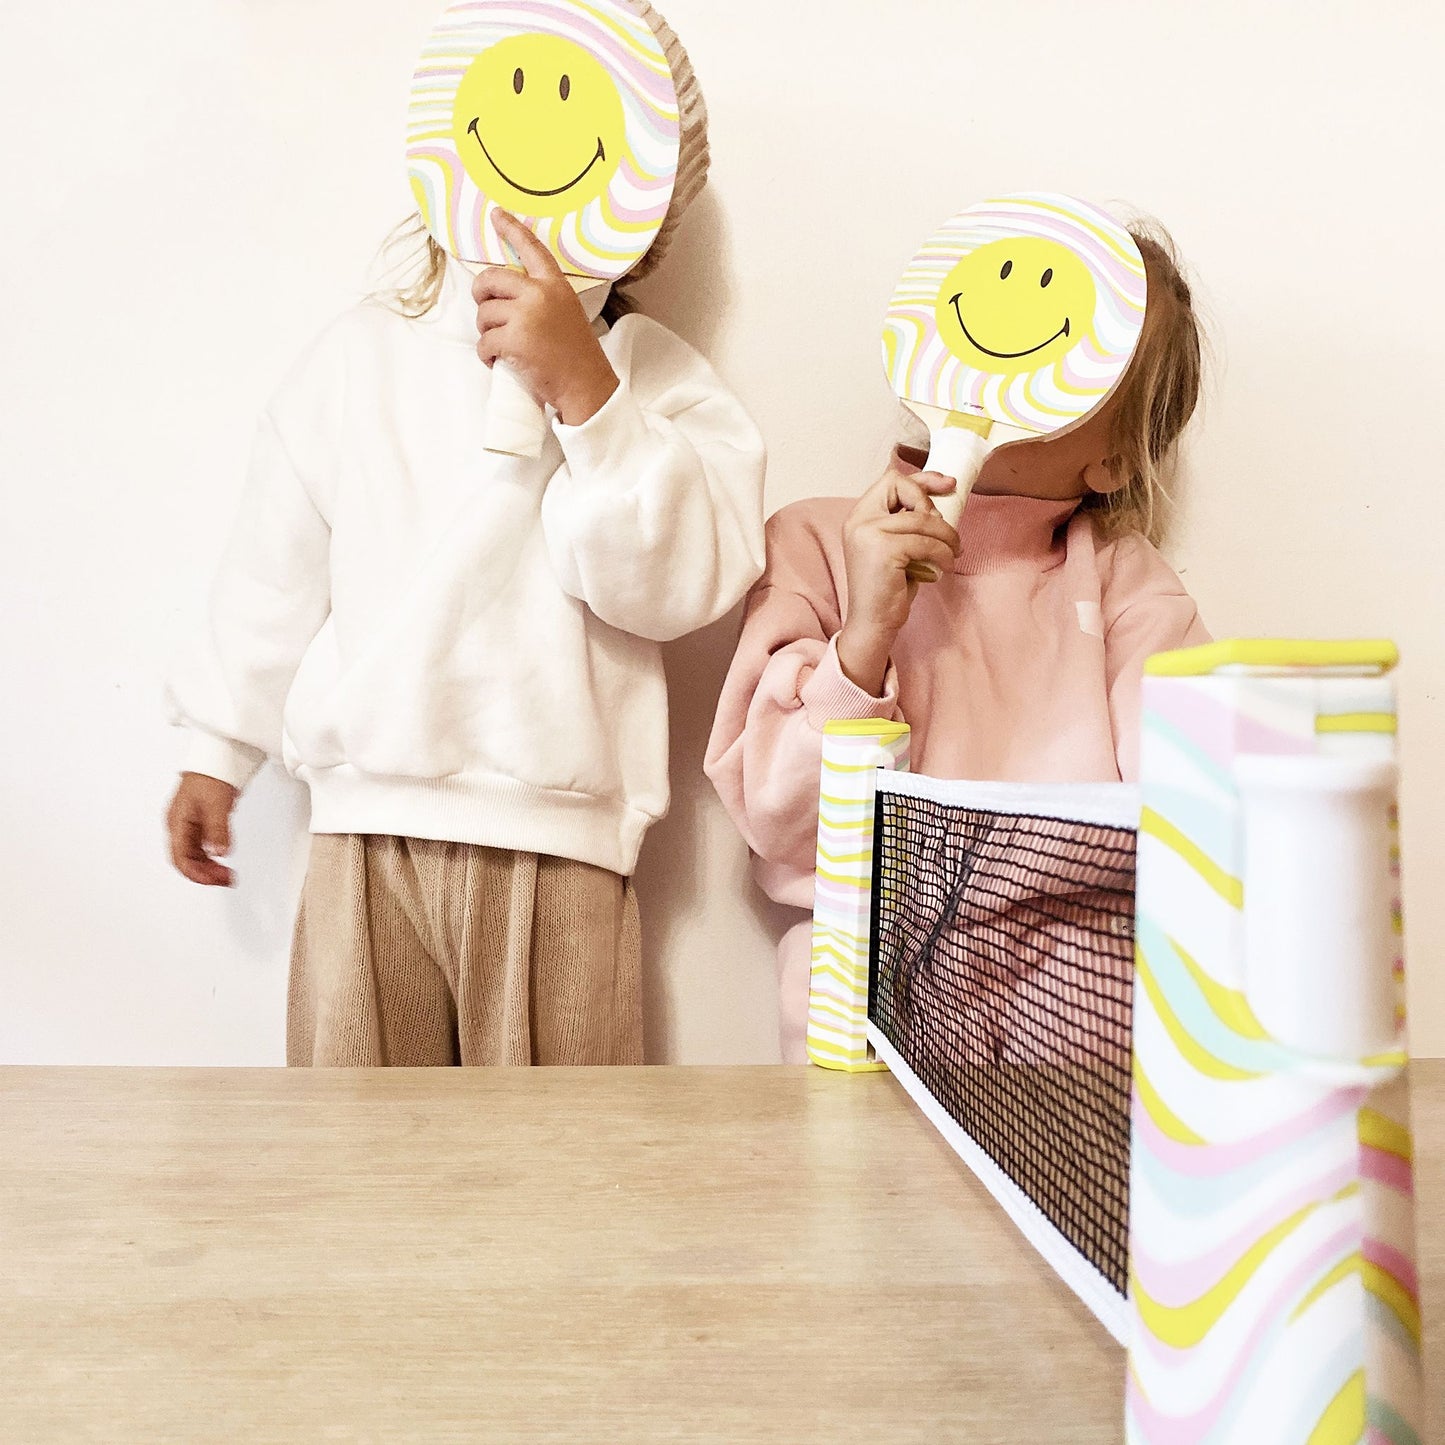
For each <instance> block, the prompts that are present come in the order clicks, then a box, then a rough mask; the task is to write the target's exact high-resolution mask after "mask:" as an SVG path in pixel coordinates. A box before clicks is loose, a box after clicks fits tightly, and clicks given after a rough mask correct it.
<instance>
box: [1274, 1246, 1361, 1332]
mask: <svg viewBox="0 0 1445 1445" xmlns="http://www.w3.org/2000/svg"><path fill="white" fill-rule="evenodd" d="M1360 1264H1361V1259H1360V1255H1359V1253H1358V1252H1356V1253H1355V1254H1352V1255H1349V1256H1347V1257H1346V1258H1345V1259H1342V1260H1341V1261H1340V1262H1339V1263H1338V1264H1337V1265H1336V1266H1335V1267H1334V1268H1333V1269H1332V1270H1330V1272H1329V1273H1328V1274H1326V1275H1325V1276H1324V1278H1323V1279H1321V1280H1320V1281H1319V1283H1318V1284H1316V1285H1315V1286H1314V1288H1313V1289H1311V1290H1310V1292H1309V1293H1308V1294H1307V1295H1306V1296H1305V1297H1304V1298H1303V1299H1302V1300H1301V1301H1300V1302H1299V1303H1298V1304H1297V1305H1296V1306H1295V1307H1294V1313H1293V1314H1292V1315H1290V1320H1291V1321H1294V1320H1297V1319H1298V1318H1299V1317H1300V1316H1301V1315H1302V1314H1304V1312H1305V1311H1306V1310H1307V1309H1309V1307H1310V1306H1311V1305H1312V1304H1314V1303H1315V1302H1316V1301H1317V1300H1319V1299H1321V1298H1322V1297H1323V1296H1324V1295H1326V1294H1328V1293H1329V1292H1330V1291H1331V1290H1332V1289H1333V1288H1334V1287H1335V1286H1336V1285H1337V1284H1340V1283H1341V1282H1342V1281H1344V1280H1347V1279H1349V1277H1350V1276H1351V1275H1354V1274H1358V1273H1359V1272H1360Z"/></svg>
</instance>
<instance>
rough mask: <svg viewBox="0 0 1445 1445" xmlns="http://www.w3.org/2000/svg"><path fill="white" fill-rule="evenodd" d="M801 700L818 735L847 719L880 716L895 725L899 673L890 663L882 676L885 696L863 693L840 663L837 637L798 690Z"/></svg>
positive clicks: (829, 644)
mask: <svg viewBox="0 0 1445 1445" xmlns="http://www.w3.org/2000/svg"><path fill="white" fill-rule="evenodd" d="M798 700H799V701H800V702H801V703H802V704H803V706H804V707H805V708H806V709H807V712H808V721H809V722H810V723H812V724H813V726H814V727H815V728H817V729H818V731H819V732H821V731H822V730H823V728H824V727H826V726H827V725H828V724H829V723H830V722H836V721H841V720H843V719H845V718H846V719H852V718H865V717H881V718H884V719H886V720H887V721H889V722H892V721H893V719H894V718H895V717H897V715H898V674H897V673H896V672H895V671H894V669H893V664H892V663H891V662H890V663H889V664H888V671H887V672H886V673H884V675H883V695H882V696H881V697H874V696H873V694H872V693H871V692H864V691H863V689H862V688H861V687H859V686H858V684H857V683H856V682H853V681H852V680H851V679H850V678H849V677H848V675H847V673H845V672H844V671H843V664H842V663H840V662H839V661H838V639H837V638H836V637H834V638H833V639H832V640H831V641H830V642H829V643H828V650H827V652H825V653H824V654H823V656H822V658H821V659H820V660H819V662H818V665H817V667H815V668H814V669H813V675H812V676H811V677H810V678H809V679H808V680H807V682H805V683H804V684H803V685H802V687H800V688H799V689H798Z"/></svg>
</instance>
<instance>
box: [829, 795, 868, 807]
mask: <svg viewBox="0 0 1445 1445" xmlns="http://www.w3.org/2000/svg"><path fill="white" fill-rule="evenodd" d="M818 801H819V802H820V803H826V804H827V805H828V806H829V807H830V808H867V807H871V806H872V802H873V800H872V799H871V798H840V797H838V796H837V795H836V794H835V793H819V794H818Z"/></svg>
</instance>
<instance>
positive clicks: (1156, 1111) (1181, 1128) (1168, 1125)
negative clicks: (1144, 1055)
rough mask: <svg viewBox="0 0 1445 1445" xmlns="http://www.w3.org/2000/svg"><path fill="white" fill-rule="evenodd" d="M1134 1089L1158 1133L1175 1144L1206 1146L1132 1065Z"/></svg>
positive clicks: (1147, 1079) (1136, 1065)
mask: <svg viewBox="0 0 1445 1445" xmlns="http://www.w3.org/2000/svg"><path fill="white" fill-rule="evenodd" d="M1134 1087H1135V1089H1136V1090H1137V1092H1138V1094H1139V1102H1140V1103H1141V1104H1143V1106H1144V1112H1145V1113H1146V1114H1148V1116H1149V1117H1150V1118H1151V1119H1152V1120H1153V1121H1154V1123H1155V1125H1156V1126H1157V1128H1158V1129H1159V1132H1160V1133H1161V1134H1163V1135H1165V1137H1166V1138H1169V1139H1173V1140H1174V1142H1175V1143H1176V1144H1206V1143H1208V1142H1209V1141H1208V1140H1207V1139H1205V1137H1204V1136H1203V1135H1202V1134H1196V1133H1195V1132H1194V1130H1193V1129H1191V1128H1190V1127H1189V1125H1188V1124H1186V1123H1185V1122H1184V1120H1183V1119H1181V1118H1180V1117H1179V1115H1178V1114H1176V1113H1175V1112H1174V1110H1173V1109H1171V1108H1170V1107H1169V1105H1168V1104H1166V1103H1165V1102H1164V1100H1163V1099H1162V1098H1161V1097H1160V1095H1159V1091H1158V1089H1156V1088H1155V1087H1154V1085H1153V1084H1152V1083H1150V1082H1149V1078H1148V1076H1147V1075H1146V1074H1145V1072H1144V1070H1143V1069H1142V1068H1141V1067H1140V1066H1139V1064H1138V1062H1137V1061H1136V1062H1135V1065H1134Z"/></svg>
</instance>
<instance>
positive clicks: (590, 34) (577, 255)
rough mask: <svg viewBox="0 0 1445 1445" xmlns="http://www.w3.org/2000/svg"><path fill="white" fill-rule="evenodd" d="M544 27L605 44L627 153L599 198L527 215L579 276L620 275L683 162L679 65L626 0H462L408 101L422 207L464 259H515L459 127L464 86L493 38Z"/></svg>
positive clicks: (651, 233)
mask: <svg viewBox="0 0 1445 1445" xmlns="http://www.w3.org/2000/svg"><path fill="white" fill-rule="evenodd" d="M530 32H538V33H541V34H545V35H557V36H561V37H562V38H563V39H565V40H571V41H573V42H575V43H576V44H578V45H581V46H583V47H584V48H585V49H587V50H588V51H590V52H591V53H592V54H593V55H595V56H596V57H597V58H598V59H599V60H600V61H601V62H602V63H603V65H605V66H606V68H607V70H608V72H609V73H610V74H611V75H612V77H613V79H614V80H615V81H616V82H617V89H618V93H619V94H620V95H621V97H622V109H623V114H624V116H625V123H626V134H627V141H626V153H625V154H624V155H623V156H622V158H621V162H620V164H619V165H618V168H617V172H616V174H615V175H614V177H613V179H612V182H611V184H610V185H609V186H608V188H607V190H606V191H604V192H603V194H602V195H601V196H599V197H598V198H597V199H596V200H594V201H590V202H589V203H588V204H587V205H585V206H583V207H582V208H581V209H580V210H576V211H571V212H568V213H567V214H566V215H563V216H559V217H524V219H525V220H527V222H528V224H530V225H531V227H532V229H533V230H534V231H535V232H536V233H537V235H538V236H539V237H541V239H542V240H543V241H544V242H546V244H547V245H548V246H549V247H550V248H551V250H552V253H553V255H555V256H556V257H557V261H558V263H559V264H560V265H561V267H562V269H563V270H564V271H566V272H568V273H569V274H570V275H574V276H586V277H594V278H597V279H601V280H609V281H612V280H616V279H617V278H618V277H619V276H622V275H624V274H625V273H626V272H627V271H628V270H630V269H631V268H632V266H633V265H634V264H635V263H636V262H637V260H638V258H639V257H641V256H642V254H643V253H644V252H645V251H646V250H647V248H648V247H649V246H650V245H651V244H652V241H653V238H654V237H655V236H656V235H657V232H658V228H659V227H660V226H661V225H662V220H663V217H664V216H665V215H666V214H667V208H668V204H669V203H670V201H671V199H672V186H673V180H674V178H675V176H676V173H677V148H678V133H679V119H678V107H677V95H676V92H675V90H674V88H673V80H672V72H671V71H670V69H669V68H668V64H667V58H666V56H664V55H663V53H662V49H661V47H660V46H659V45H658V43H657V38H656V37H655V36H654V35H653V33H652V31H651V29H650V28H649V27H648V25H647V23H646V22H645V21H644V20H643V19H642V18H641V17H640V16H639V15H638V14H637V13H636V12H635V11H633V10H632V9H631V8H630V7H629V6H627V5H626V4H623V3H617V0H458V3H456V4H453V5H450V6H448V7H447V9H446V10H445V11H444V12H443V14H442V17H441V19H440V20H439V21H438V22H437V24H436V26H435V28H434V29H433V30H432V33H431V35H430V36H429V38H428V39H427V42H426V44H425V46H424V47H423V49H422V53H421V58H420V60H419V61H418V62H417V67H416V72H415V74H414V75H413V77H412V86H411V100H410V104H409V107H408V110H407V144H406V161H407V174H408V176H409V177H410V179H411V184H412V190H413V192H414V194H415V195H416V198H417V204H418V206H419V208H420V210H421V214H422V219H423V220H424V221H425V222H426V225H427V229H428V230H429V231H430V232H431V233H432V235H433V236H435V237H436V239H437V242H438V243H439V244H440V245H441V246H443V247H444V248H445V249H446V250H447V251H448V252H450V253H451V254H452V255H453V256H457V257H459V258H460V259H461V260H463V261H473V262H489V263H492V264H495V265H506V264H507V263H508V262H509V261H510V260H511V257H510V256H509V255H508V254H507V252H506V249H505V248H504V247H503V245H502V243H501V242H500V240H498V238H497V234H496V230H495V228H494V227H493V226H492V224H491V215H492V211H493V209H494V207H493V206H492V203H491V202H490V201H489V200H488V199H487V198H486V197H485V196H483V195H482V193H481V192H480V191H479V190H478V189H477V186H476V184H475V182H474V181H473V180H472V178H471V177H470V176H469V175H468V174H467V172H466V169H465V167H464V166H463V165H462V162H461V159H460V157H459V156H458V155H457V152H456V146H455V143H454V142H453V139H452V105H453V102H454V100H455V98H456V90H457V86H458V84H459V83H460V81H461V79H462V77H463V75H465V74H466V72H467V69H468V68H469V67H470V65H471V64H472V62H473V61H474V60H475V59H476V58H477V56H478V55H480V54H481V53H482V51H484V50H485V49H486V48H487V47H488V46H489V45H493V44H495V43H496V42H497V41H499V40H505V39H507V38H508V37H510V36H513V35H519V34H525V33H530Z"/></svg>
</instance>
